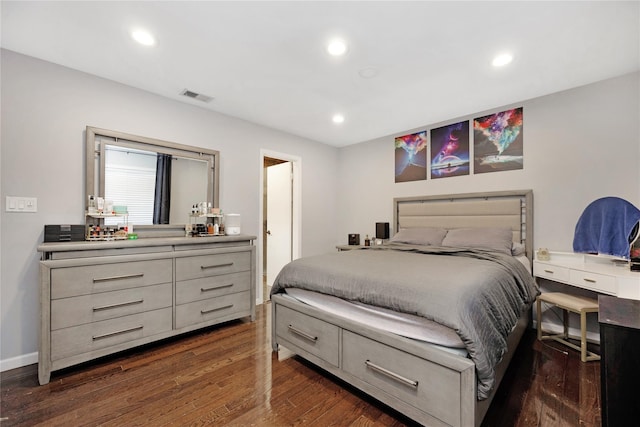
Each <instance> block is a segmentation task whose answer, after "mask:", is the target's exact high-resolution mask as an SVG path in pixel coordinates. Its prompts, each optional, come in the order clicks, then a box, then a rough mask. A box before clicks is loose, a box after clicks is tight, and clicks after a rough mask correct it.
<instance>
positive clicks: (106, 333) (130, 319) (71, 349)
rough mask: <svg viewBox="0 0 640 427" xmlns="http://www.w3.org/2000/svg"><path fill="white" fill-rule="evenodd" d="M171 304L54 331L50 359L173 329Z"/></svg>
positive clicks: (52, 332) (86, 351) (61, 357)
mask: <svg viewBox="0 0 640 427" xmlns="http://www.w3.org/2000/svg"><path fill="white" fill-rule="evenodd" d="M171 323H172V322H171V307H169V308H163V309H160V310H154V311H147V312H144V313H139V314H132V315H129V316H123V317H118V318H116V319H109V320H103V321H101V322H94V323H87V324H85V325H80V326H74V327H72V328H65V329H58V330H56V331H51V360H58V359H63V358H65V357H70V356H75V355H78V354H83V353H88V352H90V351H93V350H98V349H102V348H106V347H111V346H115V345H118V344H122V343H127V342H130V341H134V340H138V339H141V338H146V337H150V336H153V335H156V334H160V333H163V332H169V331H171V326H172V325H171Z"/></svg>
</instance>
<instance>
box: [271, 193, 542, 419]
mask: <svg viewBox="0 0 640 427" xmlns="http://www.w3.org/2000/svg"><path fill="white" fill-rule="evenodd" d="M393 208H394V230H398V231H397V233H396V234H395V235H394V236H393V238H392V239H390V241H389V243H388V244H384V245H382V246H374V247H371V248H369V249H362V250H353V251H345V252H338V253H331V254H326V255H320V256H314V257H306V258H301V259H299V260H295V261H293V262H292V263H290V264H288V265H287V266H285V267H284V268H283V269H282V271H281V272H280V274H279V275H278V277H277V278H276V280H275V282H274V286H273V288H272V294H271V301H272V310H273V311H272V315H273V321H272V345H273V349H274V351H278V350H279V349H280V347H281V346H282V347H285V348H286V349H287V350H289V351H291V352H293V353H295V354H297V355H299V356H301V357H303V358H305V359H307V360H308V361H310V362H312V363H313V364H315V365H317V366H319V367H320V368H322V369H324V370H326V371H327V372H329V373H331V374H333V375H335V376H337V377H339V378H341V379H342V380H344V381H346V382H348V383H349V384H351V385H353V386H355V387H357V388H358V389H360V390H362V391H364V392H365V393H367V394H369V395H371V396H372V397H374V398H376V399H378V400H380V401H381V402H383V403H385V404H387V405H388V406H390V407H392V408H394V409H395V410H397V411H399V412H401V413H403V414H405V415H406V416H408V417H410V418H412V419H414V420H415V421H417V422H419V423H421V424H423V425H429V426H479V425H480V424H481V422H482V419H483V417H484V415H485V413H486V411H487V409H488V407H489V405H490V403H491V400H492V398H493V396H494V394H495V391H496V389H497V388H498V385H499V384H500V380H501V379H502V376H503V374H504V372H505V370H506V367H507V366H508V364H509V362H510V360H511V357H512V355H513V352H514V351H515V348H516V347H517V345H518V343H519V341H520V338H521V337H522V334H523V332H524V330H525V328H526V327H527V325H528V323H529V319H530V307H531V304H532V303H533V300H534V299H535V297H536V296H537V293H538V289H537V287H536V285H535V281H534V280H533V278H532V277H531V261H532V252H533V242H532V236H533V228H532V224H533V194H532V192H531V191H530V190H525V191H507V192H491V193H472V194H455V195H444V196H426V197H410V198H396V199H394V201H393Z"/></svg>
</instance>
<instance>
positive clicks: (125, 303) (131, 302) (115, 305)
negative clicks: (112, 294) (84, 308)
mask: <svg viewBox="0 0 640 427" xmlns="http://www.w3.org/2000/svg"><path fill="white" fill-rule="evenodd" d="M143 302H144V300H143V299H138V300H135V301H127V302H121V303H118V304H110V305H102V306H100V307H93V311H102V310H109V309H111V308H118V307H125V306H127V305H135V304H142V303H143Z"/></svg>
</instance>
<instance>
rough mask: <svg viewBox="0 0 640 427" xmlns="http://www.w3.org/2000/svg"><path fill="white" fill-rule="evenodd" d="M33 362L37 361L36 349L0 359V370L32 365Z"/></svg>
mask: <svg viewBox="0 0 640 427" xmlns="http://www.w3.org/2000/svg"><path fill="white" fill-rule="evenodd" d="M34 363H38V352H37V351H36V352H34V353H29V354H23V355H21V356H16V357H11V358H9V359H4V360H0V372H4V371H10V370H11V369H16V368H22V367H23V366H28V365H33V364H34Z"/></svg>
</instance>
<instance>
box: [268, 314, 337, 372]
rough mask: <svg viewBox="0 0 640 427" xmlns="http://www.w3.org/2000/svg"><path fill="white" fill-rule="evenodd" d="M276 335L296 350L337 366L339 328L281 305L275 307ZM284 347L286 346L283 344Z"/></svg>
mask: <svg viewBox="0 0 640 427" xmlns="http://www.w3.org/2000/svg"><path fill="white" fill-rule="evenodd" d="M277 310H278V314H277V322H278V323H277V324H276V334H277V336H278V338H279V339H278V342H281V341H280V339H282V340H284V341H287V342H289V343H291V344H293V345H295V346H297V347H298V348H300V349H302V350H304V351H306V352H308V353H311V354H313V355H314V356H317V357H319V358H320V359H322V360H324V361H325V362H328V363H330V364H332V365H334V366H336V367H337V366H339V360H340V359H339V350H338V349H339V344H340V328H339V327H337V326H335V325H332V324H331V323H327V322H324V321H322V320H320V319H316V318H315V317H311V316H307V315H306V314H303V313H300V312H298V311H295V310H291V309H289V308H287V307H284V306H282V305H278V306H277ZM283 345H284V346H285V347H286V346H287V344H286V343H285V344H283Z"/></svg>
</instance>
